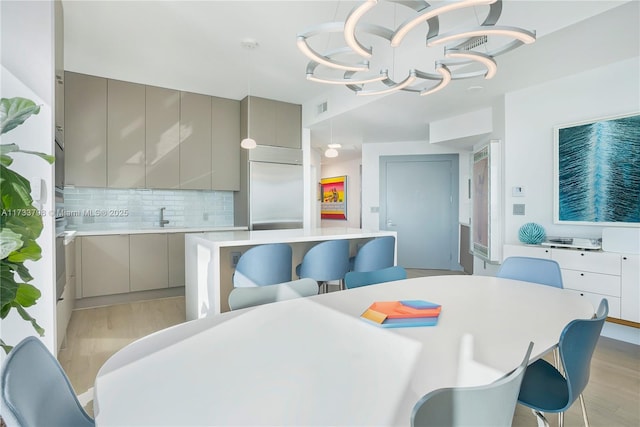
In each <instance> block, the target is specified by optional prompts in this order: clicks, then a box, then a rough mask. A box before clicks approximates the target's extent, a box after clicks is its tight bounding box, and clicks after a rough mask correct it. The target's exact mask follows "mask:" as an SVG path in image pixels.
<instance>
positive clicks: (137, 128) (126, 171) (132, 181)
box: [107, 80, 145, 188]
mask: <svg viewBox="0 0 640 427" xmlns="http://www.w3.org/2000/svg"><path fill="white" fill-rule="evenodd" d="M107 186H108V187H111V188H144V187H145V87H144V85H140V84H135V83H129V82H123V81H119V80H108V82H107Z"/></svg>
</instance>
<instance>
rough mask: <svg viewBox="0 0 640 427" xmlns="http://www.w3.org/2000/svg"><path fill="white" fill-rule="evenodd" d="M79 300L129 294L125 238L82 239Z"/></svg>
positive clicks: (85, 237) (91, 237)
mask: <svg viewBox="0 0 640 427" xmlns="http://www.w3.org/2000/svg"><path fill="white" fill-rule="evenodd" d="M81 251H82V297H83V298H87V297H94V296H99V295H113V294H120V293H126V292H129V236H128V235H123V234H118V235H110V236H83V237H82V249H81Z"/></svg>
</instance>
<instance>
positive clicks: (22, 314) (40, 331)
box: [13, 303, 44, 337]
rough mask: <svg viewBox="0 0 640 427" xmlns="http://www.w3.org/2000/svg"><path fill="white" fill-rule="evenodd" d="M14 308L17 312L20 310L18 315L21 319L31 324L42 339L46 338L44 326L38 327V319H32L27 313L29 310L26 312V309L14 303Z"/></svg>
mask: <svg viewBox="0 0 640 427" xmlns="http://www.w3.org/2000/svg"><path fill="white" fill-rule="evenodd" d="M13 307H15V309H16V310H18V314H19V315H20V317H22V318H23V319H24V320H26V321H27V322H31V326H33V329H35V330H36V332H37V333H38V334H39V335H40V336H41V337H42V336H44V329H43V328H42V326H40V325H38V322H37V321H36V319H34V318H33V317H31V315H30V314H29V313H27V310H25V309H24V307H22V306H21V305H19V304H17V303H14V304H13Z"/></svg>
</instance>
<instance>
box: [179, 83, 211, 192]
mask: <svg viewBox="0 0 640 427" xmlns="http://www.w3.org/2000/svg"><path fill="white" fill-rule="evenodd" d="M180 188H185V189H191V190H211V97H210V96H206V95H198V94H195V93H189V92H181V93H180Z"/></svg>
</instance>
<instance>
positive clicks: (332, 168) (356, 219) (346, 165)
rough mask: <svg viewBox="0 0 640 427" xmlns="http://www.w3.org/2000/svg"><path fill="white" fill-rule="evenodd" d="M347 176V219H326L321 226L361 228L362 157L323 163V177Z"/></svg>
mask: <svg viewBox="0 0 640 427" xmlns="http://www.w3.org/2000/svg"><path fill="white" fill-rule="evenodd" d="M342 175H346V176H347V219H346V220H336V219H324V220H322V221H321V227H349V228H360V189H361V185H360V159H354V160H346V161H344V162H339V163H332V164H330V165H323V166H322V172H321V178H331V177H333V176H342Z"/></svg>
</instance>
